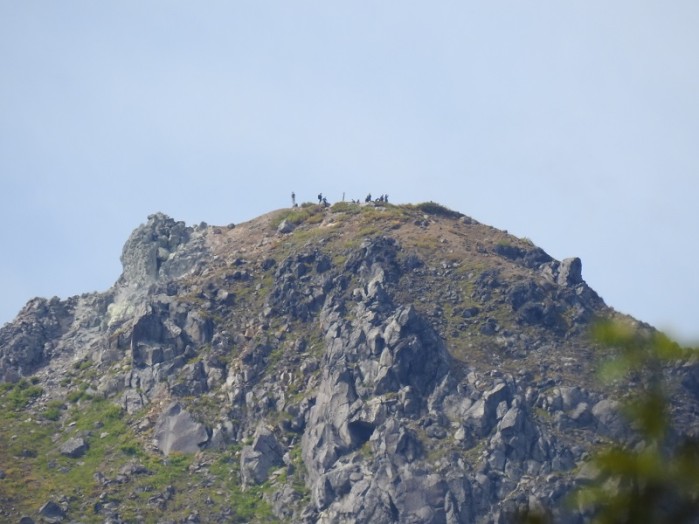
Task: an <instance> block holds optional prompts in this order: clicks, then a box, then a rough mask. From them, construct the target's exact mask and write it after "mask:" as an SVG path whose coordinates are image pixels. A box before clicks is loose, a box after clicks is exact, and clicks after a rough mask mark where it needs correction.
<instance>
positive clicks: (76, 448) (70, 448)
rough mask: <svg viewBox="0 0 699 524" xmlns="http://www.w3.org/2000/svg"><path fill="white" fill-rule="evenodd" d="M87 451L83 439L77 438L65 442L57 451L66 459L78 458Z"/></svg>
mask: <svg viewBox="0 0 699 524" xmlns="http://www.w3.org/2000/svg"><path fill="white" fill-rule="evenodd" d="M87 449H88V445H87V442H86V441H85V439H84V438H82V437H77V438H72V439H70V440H68V441H67V442H65V443H64V444H63V445H62V446H61V448H60V450H59V451H60V452H61V455H65V456H66V457H70V458H79V457H82V456H83V455H84V454H85V453H87Z"/></svg>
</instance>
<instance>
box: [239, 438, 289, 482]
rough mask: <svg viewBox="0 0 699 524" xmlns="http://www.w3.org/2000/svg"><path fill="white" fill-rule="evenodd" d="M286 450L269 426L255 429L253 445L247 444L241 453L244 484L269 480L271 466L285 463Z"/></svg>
mask: <svg viewBox="0 0 699 524" xmlns="http://www.w3.org/2000/svg"><path fill="white" fill-rule="evenodd" d="M283 455H284V450H283V449H282V447H281V445H280V444H279V442H277V439H276V437H275V436H274V434H273V433H272V431H271V430H270V429H269V428H268V427H264V426H260V427H258V428H257V431H255V437H254V439H253V442H252V445H251V446H245V447H244V448H243V450H242V451H241V454H240V469H241V474H242V477H243V484H261V483H263V482H264V481H265V480H267V475H268V473H269V470H270V468H273V467H279V466H282V465H283V464H284V461H283V459H282V458H283Z"/></svg>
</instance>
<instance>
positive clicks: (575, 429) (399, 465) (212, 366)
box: [0, 206, 699, 524]
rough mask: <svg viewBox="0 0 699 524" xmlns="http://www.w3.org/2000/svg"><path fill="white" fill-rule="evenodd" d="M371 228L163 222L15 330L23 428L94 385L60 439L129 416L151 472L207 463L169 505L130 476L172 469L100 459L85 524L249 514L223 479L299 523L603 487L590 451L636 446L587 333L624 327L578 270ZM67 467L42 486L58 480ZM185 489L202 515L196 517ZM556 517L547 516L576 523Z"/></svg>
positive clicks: (404, 214) (497, 245)
mask: <svg viewBox="0 0 699 524" xmlns="http://www.w3.org/2000/svg"><path fill="white" fill-rule="evenodd" d="M367 211H370V214H369V213H367V214H365V213H364V208H363V206H357V209H356V212H355V210H352V212H344V211H343V212H337V213H336V212H335V211H333V208H328V209H320V208H319V209H315V208H314V209H313V212H314V213H316V214H312V219H309V220H306V221H304V222H301V223H299V224H298V225H297V227H296V229H297V233H295V234H293V235H285V236H281V235H279V234H278V232H277V231H276V229H275V227H274V226H273V224H275V223H276V221H277V218H278V217H279V216H280V215H277V214H273V215H269V216H267V217H261V218H260V219H256V220H253V221H251V222H250V223H244V224H240V225H239V226H237V227H236V228H235V229H227V228H224V227H213V228H209V227H208V226H206V225H200V226H197V227H193V228H191V227H187V226H185V225H184V224H182V223H180V222H175V221H174V220H172V219H170V218H168V217H166V216H164V215H161V214H157V215H153V216H152V217H149V220H148V222H147V223H146V224H145V225H143V226H140V227H139V228H138V229H137V230H136V231H135V232H134V233H133V234H132V236H131V237H130V238H129V240H128V241H127V244H126V245H125V247H124V252H123V256H122V261H123V264H124V272H123V274H122V276H121V277H120V279H119V281H118V282H117V283H116V284H115V286H114V287H113V288H112V289H110V290H109V291H107V292H105V293H96V294H91V295H83V296H81V297H73V298H70V299H67V300H59V299H52V300H44V299H34V300H32V301H30V303H29V304H27V306H26V307H25V308H24V309H23V310H22V312H20V315H19V316H18V319H17V320H16V321H15V322H13V323H10V324H8V325H6V326H4V327H2V328H0V381H2V380H5V381H12V382H13V383H15V384H16V385H15V386H7V387H6V388H5V389H3V390H0V396H2V400H3V402H6V399H12V400H13V401H14V402H17V403H21V402H24V401H25V399H24V397H23V393H22V389H23V388H24V389H26V391H27V393H29V392H31V395H27V397H28V398H27V399H26V406H25V407H24V408H18V410H21V409H24V410H25V411H26V417H25V416H24V413H22V417H21V419H22V420H23V421H26V422H24V424H32V423H41V424H42V425H43V424H45V423H46V424H48V423H49V421H47V420H45V419H44V418H43V417H42V414H43V413H44V410H45V409H46V407H47V405H48V404H47V403H48V402H50V401H52V400H54V399H60V398H64V397H65V396H66V394H67V393H68V392H71V391H75V390H76V388H77V387H82V385H83V384H85V386H86V388H87V389H85V396H84V397H83V398H81V399H80V400H79V402H78V403H75V404H73V403H72V402H70V403H66V410H67V411H69V412H71V416H70V417H68V416H66V417H63V418H61V420H60V421H58V422H57V424H60V423H61V422H66V421H69V420H71V418H72V413H75V414H76V415H77V414H78V411H79V410H81V409H83V407H92V406H91V405H90V402H92V401H91V400H90V398H89V397H90V396H95V398H97V397H99V398H102V397H104V398H108V399H111V401H113V402H117V403H119V404H120V405H121V407H123V408H124V410H125V412H124V413H123V416H124V417H125V419H126V420H127V421H128V423H129V427H130V428H131V429H132V430H133V431H134V433H133V436H134V437H135V442H134V443H133V445H135V446H138V445H142V446H143V449H141V450H138V453H137V454H136V455H135V456H137V457H141V456H142V455H141V454H142V453H143V454H146V455H150V454H151V453H152V452H153V451H155V450H154V448H157V449H159V450H160V451H161V452H162V453H163V454H165V455H168V454H170V455H172V453H177V452H184V453H193V452H197V451H199V450H200V449H202V447H204V446H206V447H207V448H208V449H207V452H206V453H203V454H197V455H195V456H194V457H190V458H192V461H191V466H190V467H189V470H188V473H187V474H188V475H190V476H191V478H187V479H186V480H185V479H182V478H173V486H169V487H168V488H167V489H165V490H163V491H160V492H159V491H154V492H149V491H148V489H150V485H149V484H150V483H148V482H145V483H144V482H138V481H137V478H136V477H137V476H139V475H147V474H149V472H148V470H146V468H144V467H143V464H149V468H150V469H152V470H153V472H154V473H155V474H157V475H160V474H161V473H163V471H162V470H161V468H162V467H163V464H171V465H174V464H175V463H176V462H177V460H175V459H172V457H171V458H168V459H166V460H162V461H160V463H158V461H156V460H153V458H154V457H152V456H151V457H150V458H149V459H148V461H147V462H146V461H145V459H144V461H143V463H141V462H129V463H127V464H126V465H125V466H123V467H119V466H121V463H120V464H119V465H116V464H113V463H110V462H109V461H110V460H111V459H110V458H109V457H105V460H106V463H105V464H104V469H103V471H102V470H101V471H98V472H92V474H93V478H94V481H95V484H96V485H97V486H100V489H101V490H102V491H101V493H98V500H96V501H94V503H90V504H86V503H82V502H81V503H79V504H76V503H75V501H68V500H67V499H66V500H65V504H68V503H69V502H70V507H71V513H72V512H73V511H76V512H82V513H76V515H75V516H73V515H72V514H71V518H73V517H74V520H76V521H82V520H94V519H95V518H97V519H98V520H100V521H104V522H114V523H118V522H122V521H123V520H122V519H123V517H121V516H120V513H121V512H122V508H124V510H126V509H127V508H128V511H129V512H131V513H130V514H133V515H134V518H135V519H136V520H138V519H139V518H141V517H142V516H139V510H137V509H136V504H142V501H144V500H145V501H147V502H146V505H147V506H150V510H155V509H157V510H158V511H160V512H161V513H162V518H161V517H159V518H161V520H162V521H163V522H166V521H171V520H172V521H174V520H176V519H179V520H182V519H185V520H188V521H192V522H196V521H197V520H199V521H202V522H207V521H210V522H216V521H222V522H223V521H233V520H236V519H239V518H242V517H241V515H240V514H238V513H237V509H236V508H233V507H231V506H228V505H227V504H228V502H226V498H227V495H226V490H227V489H228V483H229V482H230V481H231V478H230V468H222V467H221V466H222V464H224V463H225V462H230V461H231V460H240V476H241V478H240V482H241V483H242V484H243V485H244V486H245V487H252V486H253V485H257V484H260V483H264V484H265V487H264V490H261V492H262V497H263V499H260V500H257V501H255V502H254V503H256V504H257V503H262V502H263V500H264V501H265V502H267V503H269V505H270V507H271V509H272V512H273V513H274V515H275V516H276V517H277V518H279V519H280V520H282V521H285V522H325V523H331V522H372V523H373V522H377V523H386V524H388V523H394V522H443V523H450V524H456V523H466V524H474V523H476V522H491V523H494V522H508V521H510V520H511V517H512V512H513V511H516V510H518V509H522V508H525V509H526V508H540V507H541V506H542V505H544V506H548V507H553V506H555V505H556V504H557V503H558V502H559V501H561V500H563V499H564V498H565V496H566V494H567V493H569V492H570V490H571V489H573V487H574V486H575V485H576V483H578V482H588V481H590V479H591V477H589V475H588V476H586V473H585V470H584V459H585V457H586V456H588V455H589V454H590V452H591V451H592V447H593V443H594V442H599V441H600V440H605V439H611V438H620V439H622V440H623V439H629V438H630V436H631V435H632V432H631V430H630V429H629V427H628V423H627V421H626V420H625V419H624V418H623V417H622V416H621V414H620V413H621V411H620V405H619V404H618V403H617V402H615V401H614V400H612V399H613V398H614V397H613V396H612V395H611V394H610V393H609V390H606V389H605V388H604V387H603V386H600V385H599V383H598V382H597V381H596V380H594V374H593V366H592V365H591V363H592V362H593V360H594V358H595V357H594V352H593V348H592V347H591V343H590V341H589V338H588V337H587V331H588V328H589V326H590V325H591V322H592V321H593V319H597V318H614V317H615V315H616V313H614V312H613V311H612V310H611V309H609V308H607V307H606V306H605V305H604V302H603V301H602V300H601V299H600V298H599V296H598V295H597V294H596V293H595V292H594V291H592V290H591V289H590V288H589V287H587V286H586V285H585V284H584V282H583V280H582V275H581V264H580V262H579V259H569V260H566V261H563V262H558V261H555V260H553V259H551V257H549V256H548V255H547V254H546V253H545V252H544V251H543V250H541V249H539V248H536V247H534V246H532V245H531V244H530V243H528V242H526V241H523V240H521V239H516V238H514V237H511V236H506V235H505V233H503V232H497V231H495V230H493V229H492V228H488V227H487V226H482V225H480V224H479V223H478V222H476V221H473V220H468V221H466V220H463V221H459V220H458V219H457V218H444V217H441V216H439V215H438V214H437V215H434V214H424V213H423V212H421V211H419V210H415V209H412V208H410V207H402V208H396V209H394V208H393V206H387V207H384V208H381V209H374V208H373V207H372V208H371V209H367ZM319 219H322V221H321V220H319ZM416 223H418V225H417V226H416V225H415V224H416ZM357 231H361V232H362V233H361V235H363V236H361V237H358V236H357ZM379 231H380V233H379V234H376V233H377V232H379ZM648 329H650V328H648ZM698 369H699V366H698V365H697V364H696V361H692V362H688V363H687V364H686V365H685V366H680V367H678V368H677V369H673V370H671V371H670V372H669V375H671V376H672V378H673V380H676V382H677V384H678V385H679V384H681V385H682V387H681V388H679V387H678V394H677V396H673V398H672V402H673V409H674V408H677V409H674V411H673V416H674V417H676V418H677V419H678V420H679V421H680V422H681V424H680V427H681V431H680V434H683V432H687V431H696V429H695V428H694V426H696V425H695V424H694V419H693V418H692V414H693V413H696V411H697V409H699V408H698V407H697V403H699V372H698V371H697V370H698ZM29 375H31V380H21V379H22V378H23V377H25V376H26V377H27V378H29V377H28V376H29ZM33 386H38V387H33ZM15 388H16V389H15ZM28 388H32V389H28ZM39 388H41V389H39ZM172 399H180V400H179V401H176V402H173V403H171V404H169V405H168V402H172ZM20 401H21V402H20ZM95 402H97V400H95ZM164 405H167V408H166V409H165V410H164V411H161V410H162V407H163V406H164ZM185 405H186V406H187V407H186V408H185ZM109 410H110V413H112V414H113V413H114V412H113V411H111V406H110V408H109ZM137 417H141V418H137ZM32 421H34V422H32ZM105 424H106V421H105ZM208 427H211V428H213V429H212V430H211V431H209V430H208V429H207V428H208ZM688 428H689V429H688ZM692 428H694V429H692ZM95 429H96V430H98V431H97V432H96V435H99V436H100V437H102V434H101V432H102V431H104V432H105V433H106V432H107V431H106V430H102V429H100V428H99V427H98V426H95ZM68 430H69V431H73V430H70V429H68ZM12 431H14V432H15V433H17V434H18V435H21V433H20V430H19V429H18V430H14V429H12V430H10V429H9V428H8V431H7V434H8V435H12ZM22 431H24V428H22ZM111 431H112V430H110V432H111ZM39 433H41V432H38V433H36V435H35V436H36V437H37V438H40V437H39ZM88 435H89V434H88V433H87V432H84V433H80V436H81V437H83V439H87V438H97V436H95V437H88ZM107 436H108V435H106V434H105V435H104V437H105V438H106V437H107ZM151 436H152V438H153V443H152V444H153V445H154V446H151V445H149V443H148V442H144V440H145V439H146V438H150V437H151ZM678 436H679V435H678ZM18 438H21V436H19V437H18ZM58 438H59V437H58V436H57V437H56V438H55V440H54V442H59V443H58V444H54V446H59V445H60V441H58V440H57V439H58ZM250 438H251V439H252V440H251V441H249V440H248V439H250ZM91 442H92V441H91ZM248 442H249V445H245V446H243V447H242V448H241V449H240V454H239V456H238V455H237V453H238V451H237V450H238V447H237V446H238V445H239V444H240V443H248ZM17 444H20V445H14V444H12V446H13V448H15V449H16V450H17V451H16V456H9V457H8V460H9V461H10V463H12V466H15V465H17V464H19V465H20V466H21V468H26V469H27V471H28V474H36V470H33V469H32V468H33V464H34V462H35V461H34V460H32V459H31V457H34V456H36V453H37V451H36V450H37V449H40V448H39V447H38V446H37V447H36V449H33V448H32V449H29V447H25V446H22V445H21V442H18V443H17ZM131 446H132V445H131V444H129V445H128V446H124V452H128V453H130V452H131V451H132V449H131ZM95 452H97V447H96V446H95V445H94V442H93V449H91V450H90V453H95ZM120 456H121V455H120ZM234 457H235V458H234ZM52 462H53V461H52ZM61 466H62V465H61V464H56V463H55V462H54V463H51V464H50V465H49V467H48V468H47V469H46V470H45V471H44V470H42V472H41V473H42V474H46V475H49V476H50V478H51V481H53V480H54V478H55V477H54V475H56V474H57V472H58V471H65V470H67V468H64V469H61ZM112 466H113V467H112ZM3 468H4V469H5V470H6V471H9V468H10V466H6V465H5V464H3ZM234 469H237V468H234ZM13 470H14V471H18V470H19V469H15V468H14V467H13ZM156 470H157V471H156ZM222 471H224V472H223V473H222ZM110 472H111V473H110ZM114 472H116V475H114ZM61 478H65V479H68V477H61ZM159 478H160V477H159ZM3 482H7V480H5V481H3ZM175 485H176V486H178V487H179V486H182V487H184V486H185V485H187V489H188V490H191V491H192V493H196V495H197V496H202V498H201V502H202V504H199V505H197V510H196V512H195V511H194V510H192V509H191V508H190V509H187V508H186V507H184V505H186V497H187V495H188V494H187V493H180V494H178V495H177V496H176V494H175V487H174V486H175ZM28 489H31V486H29V488H28ZM250 491H252V493H255V492H256V490H254V489H252V490H250ZM33 495H34V494H33V493H28V494H27V497H25V498H24V499H23V503H26V500H27V499H28V497H30V496H33ZM251 500H252V499H251ZM173 501H174V502H176V503H173ZM58 502H59V503H60V504H64V501H63V500H59V501H58ZM23 507H24V506H23ZM65 507H68V506H65ZM73 508H74V509H73ZM564 513H565V512H564V511H563V510H560V509H554V510H552V513H551V516H552V520H553V521H556V522H559V521H560V522H571V523H572V522H579V518H580V515H573V516H572V517H570V518H568V517H567V516H566V515H565V514H564ZM8 515H9V517H7V516H8ZM6 517H7V518H10V519H11V520H12V521H16V520H17V519H18V518H19V517H20V515H19V514H18V513H17V512H14V513H13V512H12V510H11V509H10V508H6V507H3V508H2V510H0V520H1V519H2V518H6ZM143 518H145V517H143ZM576 519H578V520H577V521H576Z"/></svg>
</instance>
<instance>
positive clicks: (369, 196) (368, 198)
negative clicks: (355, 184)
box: [364, 193, 371, 202]
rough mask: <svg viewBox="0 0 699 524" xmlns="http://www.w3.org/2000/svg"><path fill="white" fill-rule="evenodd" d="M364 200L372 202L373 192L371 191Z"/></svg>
mask: <svg viewBox="0 0 699 524" xmlns="http://www.w3.org/2000/svg"><path fill="white" fill-rule="evenodd" d="M364 202H371V193H369V194H368V195H367V196H366V198H365V199H364Z"/></svg>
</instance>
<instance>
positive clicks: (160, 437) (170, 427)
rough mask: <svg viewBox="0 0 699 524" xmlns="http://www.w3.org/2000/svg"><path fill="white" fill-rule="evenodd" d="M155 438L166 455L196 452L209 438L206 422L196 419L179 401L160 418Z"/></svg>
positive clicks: (156, 425) (169, 407)
mask: <svg viewBox="0 0 699 524" xmlns="http://www.w3.org/2000/svg"><path fill="white" fill-rule="evenodd" d="M154 440H155V443H156V445H157V446H158V449H160V451H162V452H163V453H164V454H165V455H169V454H170V453H173V452H179V453H195V452H197V451H199V449H200V446H201V445H203V444H206V442H207V441H208V440H209V434H208V432H207V431H206V427H205V426H204V424H201V423H199V422H197V421H196V420H194V419H193V418H192V416H191V415H190V414H189V413H188V412H187V411H185V409H184V408H183V407H182V405H181V404H180V403H179V402H173V403H172V404H170V405H169V406H168V408H167V409H166V410H165V411H163V413H162V414H161V415H160V417H159V418H158V421H157V422H156V424H155V429H154Z"/></svg>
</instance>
